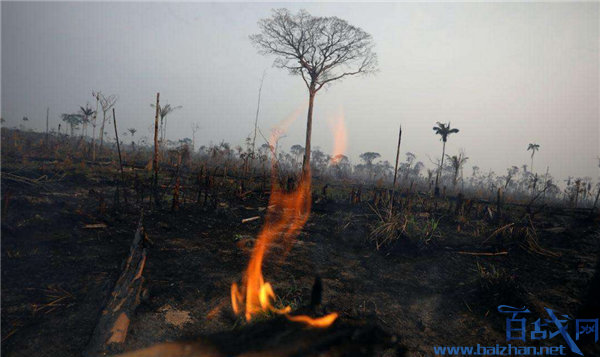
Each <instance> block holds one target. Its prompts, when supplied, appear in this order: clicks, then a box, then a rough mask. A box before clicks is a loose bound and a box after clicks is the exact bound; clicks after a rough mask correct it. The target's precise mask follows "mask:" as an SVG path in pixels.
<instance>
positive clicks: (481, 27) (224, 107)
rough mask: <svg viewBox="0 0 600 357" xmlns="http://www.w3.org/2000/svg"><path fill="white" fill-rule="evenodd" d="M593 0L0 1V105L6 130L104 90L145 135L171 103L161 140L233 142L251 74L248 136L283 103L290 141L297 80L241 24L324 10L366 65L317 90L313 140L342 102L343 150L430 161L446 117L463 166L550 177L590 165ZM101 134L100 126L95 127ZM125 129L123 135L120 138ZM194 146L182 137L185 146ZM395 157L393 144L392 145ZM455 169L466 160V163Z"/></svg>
mask: <svg viewBox="0 0 600 357" xmlns="http://www.w3.org/2000/svg"><path fill="white" fill-rule="evenodd" d="M599 6H600V5H599V3H577V4H567V3H488V4H477V3H452V4H448V3H421V4H419V3H397V4H393V3H379V4H357V3H351V4H341V3H329V4H318V3H305V4H290V3H286V4H276V3H255V4H248V3H246V4H233V3H229V4H211V3H181V4H176V3H106V2H105V3H70V2H63V3H48V2H47V3H12V2H11V3H9V2H4V1H3V2H2V3H1V18H2V22H1V32H2V52H1V57H2V58H1V59H2V88H1V89H2V93H1V98H2V103H1V105H2V107H1V110H2V117H4V118H5V119H6V121H7V122H6V125H7V126H14V125H19V124H21V123H22V122H21V118H22V117H23V116H27V117H28V118H29V119H30V121H29V123H28V124H27V125H28V126H35V127H36V128H38V129H42V128H44V127H45V115H46V108H47V107H50V121H51V126H53V127H56V126H57V125H58V123H59V120H60V119H59V117H60V114H62V113H67V112H74V111H76V110H77V109H78V108H79V106H80V105H85V104H86V102H90V103H91V104H92V103H93V102H94V99H93V98H92V91H94V90H96V91H97V90H101V91H102V92H103V93H104V94H113V93H114V94H118V95H119V101H118V103H117V105H116V113H117V118H118V120H119V122H118V123H119V126H120V127H121V129H120V131H121V132H124V131H125V129H126V128H128V127H134V128H137V129H138V134H136V136H150V133H149V131H148V127H149V126H150V125H151V124H152V122H153V119H154V118H153V117H154V111H153V109H152V108H151V107H150V103H153V102H154V101H155V98H156V92H160V94H161V103H164V102H168V103H170V104H172V105H182V106H183V108H182V109H181V110H179V111H177V112H174V113H173V114H172V115H171V116H170V118H169V121H170V124H169V125H170V127H169V133H168V136H169V138H170V139H172V140H175V139H181V138H183V137H191V135H192V134H191V130H190V126H191V124H192V123H199V124H200V126H201V127H202V129H201V130H200V131H199V132H198V133H197V138H196V140H197V142H199V143H200V144H208V143H210V142H214V143H218V142H220V141H221V140H225V141H227V142H230V143H231V144H232V145H234V146H235V145H237V144H243V142H244V138H245V137H246V136H247V135H248V134H249V133H250V132H252V130H253V122H254V115H255V112H256V102H257V95H258V87H259V84H260V78H261V76H262V73H263V70H264V69H265V68H267V76H266V78H265V81H264V86H263V92H262V104H261V114H260V118H259V125H260V127H261V128H262V129H263V132H265V133H266V132H268V130H269V128H270V127H272V126H274V125H277V124H278V123H280V122H281V121H282V120H284V119H286V118H287V117H289V116H290V115H291V114H292V113H294V112H299V113H300V115H299V117H298V120H296V121H295V122H294V123H293V124H292V125H291V126H290V127H289V129H288V136H287V137H286V138H285V139H283V146H284V148H285V149H288V148H289V147H290V146H291V145H294V144H302V145H304V135H305V126H306V119H305V117H306V106H307V96H308V95H307V91H306V88H305V85H304V83H303V82H302V80H301V78H299V77H292V76H289V75H288V74H287V72H286V71H283V70H279V69H276V68H273V67H272V63H273V57H264V56H261V55H259V54H258V53H257V51H256V49H255V48H254V47H253V46H252V44H251V43H250V41H249V39H248V36H249V35H251V34H253V33H256V32H258V26H257V24H256V23H257V21H258V20H259V19H260V18H264V17H268V16H270V11H271V9H273V8H278V7H287V8H289V9H290V10H292V11H294V12H295V11H297V10H298V9H301V8H304V9H306V10H307V11H308V12H310V13H311V14H312V15H316V16H337V17H340V18H343V19H346V20H348V21H349V22H350V23H351V24H353V25H355V26H359V27H361V28H363V29H364V30H365V31H367V32H368V33H370V34H371V35H372V36H373V38H374V40H375V42H376V52H377V54H378V56H379V64H380V65H379V68H380V72H379V73H378V74H377V75H375V76H369V77H360V78H354V77H353V78H349V79H347V80H344V81H343V82H341V83H337V84H335V85H333V86H331V87H330V88H328V89H327V90H322V91H321V92H319V94H318V95H317V99H316V102H315V117H314V127H313V147H321V149H322V150H324V151H325V152H330V151H331V150H333V140H332V134H331V131H330V127H331V125H330V122H331V119H332V118H333V117H335V116H336V115H337V114H338V113H339V112H340V111H343V113H344V116H345V121H346V125H347V132H348V148H347V155H348V156H349V157H350V158H351V160H352V161H353V162H354V163H358V155H359V154H360V153H362V152H365V151H376V152H379V153H381V154H382V156H383V159H386V160H389V161H390V162H392V161H393V160H394V156H395V151H396V149H395V146H396V140H397V129H398V125H399V124H400V123H401V124H402V127H403V132H404V133H403V142H402V152H403V153H406V152H407V151H410V152H413V153H414V154H416V155H417V158H418V159H419V160H421V161H423V162H424V163H425V164H426V165H427V166H429V167H431V166H432V164H431V163H430V161H429V159H428V156H429V157H431V158H432V159H433V158H435V157H440V156H441V148H442V143H441V142H440V141H439V139H438V138H437V137H436V136H435V135H434V133H433V131H432V127H433V126H434V124H435V123H436V122H437V121H442V122H447V121H451V122H452V126H453V127H457V128H459V129H460V133H459V134H456V135H454V136H452V137H450V140H449V141H448V146H447V153H449V154H456V153H457V152H458V150H459V148H464V149H466V151H467V156H468V157H469V158H470V159H469V162H468V163H467V165H466V166H467V167H469V168H470V167H471V166H473V165H478V166H480V167H481V169H482V170H483V171H487V170H489V169H493V170H494V171H495V172H496V173H497V174H500V175H502V174H505V172H506V168H507V167H508V166H510V165H518V166H521V165H522V164H529V163H530V157H529V154H530V152H527V151H526V149H527V145H528V144H529V143H530V142H536V143H538V144H540V146H541V148H540V151H539V152H538V153H537V154H536V157H535V163H534V168H535V171H537V172H540V173H543V172H545V170H546V167H547V166H550V172H551V173H552V174H554V175H555V176H557V177H558V178H560V179H565V178H566V177H567V176H568V175H571V176H578V177H584V176H591V177H594V178H597V177H598V172H599V171H598V166H597V164H598V163H597V157H598V154H599V150H600V140H599V136H600V133H599V130H600V129H599V109H600V108H599V101H600V98H599V96H600V93H599V65H600V62H599V55H598V54H599V39H600V34H599V32H600V31H599V20H598V19H599ZM109 136H110V137H112V132H111V134H109ZM124 140H129V138H124ZM198 145H199V144H197V147H198ZM403 159H404V155H403ZM466 172H469V173H470V169H469V170H466Z"/></svg>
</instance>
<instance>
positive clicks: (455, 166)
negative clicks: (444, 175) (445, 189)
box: [446, 152, 469, 188]
mask: <svg viewBox="0 0 600 357" xmlns="http://www.w3.org/2000/svg"><path fill="white" fill-rule="evenodd" d="M446 157H448V160H450V167H451V168H452V186H453V187H454V188H456V184H457V183H458V175H459V173H460V171H461V170H462V167H463V165H464V164H465V163H466V162H467V160H469V158H468V157H466V156H465V154H464V152H460V153H459V154H458V156H457V155H453V156H450V155H446Z"/></svg>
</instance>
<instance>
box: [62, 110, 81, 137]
mask: <svg viewBox="0 0 600 357" xmlns="http://www.w3.org/2000/svg"><path fill="white" fill-rule="evenodd" d="M61 119H62V121H64V122H65V123H67V124H68V125H69V127H70V129H71V136H73V132H74V130H75V128H77V127H78V126H79V124H81V123H82V122H83V115H81V114H62V115H61Z"/></svg>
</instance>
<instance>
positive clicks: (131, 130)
mask: <svg viewBox="0 0 600 357" xmlns="http://www.w3.org/2000/svg"><path fill="white" fill-rule="evenodd" d="M127 131H128V132H130V133H131V137H132V138H133V137H134V136H135V133H137V129H136V128H129V129H127Z"/></svg>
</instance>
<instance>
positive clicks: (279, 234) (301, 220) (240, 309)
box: [231, 174, 338, 328]
mask: <svg viewBox="0 0 600 357" xmlns="http://www.w3.org/2000/svg"><path fill="white" fill-rule="evenodd" d="M276 182H277V180H276V179H275V176H273V180H272V185H273V186H272V188H271V197H270V199H269V208H268V211H267V215H266V218H265V225H264V227H263V229H262V231H261V232H260V234H259V235H258V238H257V240H256V243H255V246H254V249H253V250H252V255H251V257H250V263H249V264H248V268H247V269H246V272H245V274H244V277H243V280H242V285H241V286H238V285H237V284H236V283H233V284H232V285H231V304H232V307H233V311H234V312H235V313H236V315H240V314H242V313H243V314H244V316H245V318H246V320H247V321H250V320H252V319H253V318H254V317H255V316H257V315H259V314H262V313H265V312H271V313H275V314H280V315H285V316H286V317H287V318H288V319H289V320H290V321H294V322H300V323H304V324H306V325H309V326H312V327H320V328H325V327H328V326H330V325H331V324H332V323H333V322H334V321H335V320H336V319H337V317H338V314H337V313H332V314H329V315H327V316H324V317H320V318H311V317H309V316H305V315H299V316H292V315H290V312H291V308H290V307H289V306H286V307H283V308H281V309H278V308H276V307H275V306H273V301H274V300H275V299H276V295H275V292H274V291H273V287H272V286H271V284H270V283H268V282H266V281H265V279H264V276H263V274H262V264H263V261H264V259H265V254H266V253H267V251H268V250H269V248H270V247H271V246H272V245H273V244H274V243H276V242H278V241H280V242H282V243H284V244H286V245H288V246H290V245H291V243H292V242H293V240H294V239H295V238H296V237H297V236H298V235H299V234H300V231H301V230H302V227H304V225H305V224H306V221H307V220H308V217H309V214H310V207H311V191H310V187H311V182H310V174H309V175H307V176H306V177H303V178H302V179H301V180H300V183H299V184H298V187H297V188H296V189H295V190H293V191H291V192H286V191H284V190H282V189H281V188H279V187H277V183H276Z"/></svg>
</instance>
